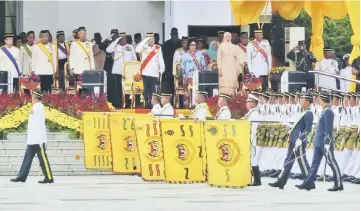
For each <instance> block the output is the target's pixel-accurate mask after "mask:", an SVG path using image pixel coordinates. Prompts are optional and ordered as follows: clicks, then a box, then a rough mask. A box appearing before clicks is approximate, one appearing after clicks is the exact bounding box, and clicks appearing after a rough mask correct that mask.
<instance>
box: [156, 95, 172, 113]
mask: <svg viewBox="0 0 361 211" xmlns="http://www.w3.org/2000/svg"><path fill="white" fill-rule="evenodd" d="M171 99H172V94H168V93H162V94H161V104H162V106H163V107H162V109H161V110H160V113H159V114H160V115H162V116H161V118H173V116H174V109H173V106H172V105H171V104H170V101H171Z"/></svg>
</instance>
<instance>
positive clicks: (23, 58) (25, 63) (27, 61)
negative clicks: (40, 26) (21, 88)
mask: <svg viewBox="0 0 361 211" xmlns="http://www.w3.org/2000/svg"><path fill="white" fill-rule="evenodd" d="M26 40H27V42H26V43H25V44H24V45H22V46H21V47H20V63H21V69H22V70H23V75H28V76H30V75H31V72H32V70H31V56H32V55H33V47H34V41H35V33H34V31H29V32H28V33H27V34H26Z"/></svg>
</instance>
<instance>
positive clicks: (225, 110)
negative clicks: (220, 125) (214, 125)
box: [214, 93, 232, 120]
mask: <svg viewBox="0 0 361 211" xmlns="http://www.w3.org/2000/svg"><path fill="white" fill-rule="evenodd" d="M230 99H231V96H230V95H227V94H222V93H221V94H219V96H218V107H219V111H218V113H217V114H216V116H215V117H214V119H217V120H230V119H231V117H232V113H231V110H229V107H228V103H229V100H230Z"/></svg>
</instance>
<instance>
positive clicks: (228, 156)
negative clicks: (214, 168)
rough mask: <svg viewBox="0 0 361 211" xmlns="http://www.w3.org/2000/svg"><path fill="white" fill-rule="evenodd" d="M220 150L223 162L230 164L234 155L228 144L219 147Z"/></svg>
mask: <svg viewBox="0 0 361 211" xmlns="http://www.w3.org/2000/svg"><path fill="white" fill-rule="evenodd" d="M218 150H219V153H220V157H219V159H221V160H222V161H223V162H226V163H228V162H230V161H231V160H232V154H233V153H232V151H231V148H230V147H229V145H228V144H226V143H223V144H221V146H219V147H218Z"/></svg>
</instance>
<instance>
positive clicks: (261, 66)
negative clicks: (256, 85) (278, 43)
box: [247, 29, 272, 91]
mask: <svg viewBox="0 0 361 211" xmlns="http://www.w3.org/2000/svg"><path fill="white" fill-rule="evenodd" d="M254 36H255V39H254V40H253V41H251V42H250V43H248V45H247V64H248V69H249V72H250V73H253V74H254V75H255V76H256V77H261V78H262V79H263V82H262V90H263V91H266V90H268V73H269V71H270V70H271V68H272V54H271V46H270V44H269V42H268V40H264V39H263V32H262V29H259V30H255V31H254Z"/></svg>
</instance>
